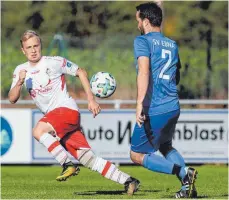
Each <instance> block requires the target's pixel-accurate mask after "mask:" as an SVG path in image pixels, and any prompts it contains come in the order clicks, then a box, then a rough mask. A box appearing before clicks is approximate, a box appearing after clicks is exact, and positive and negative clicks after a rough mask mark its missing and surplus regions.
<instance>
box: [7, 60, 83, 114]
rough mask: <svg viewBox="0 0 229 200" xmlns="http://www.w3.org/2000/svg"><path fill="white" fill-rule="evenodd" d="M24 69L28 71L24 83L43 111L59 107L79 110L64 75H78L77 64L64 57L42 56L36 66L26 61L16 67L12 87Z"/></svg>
mask: <svg viewBox="0 0 229 200" xmlns="http://www.w3.org/2000/svg"><path fill="white" fill-rule="evenodd" d="M22 69H25V70H26V71H27V73H26V78H25V82H24V85H25V87H26V89H27V91H28V92H29V94H30V96H31V97H32V99H33V100H34V102H35V103H36V105H37V107H38V108H39V109H40V110H41V111H42V112H43V113H47V112H49V111H51V110H54V109H55V108H58V107H67V108H70V109H73V110H78V107H77V104H76V102H75V100H74V99H73V98H72V97H70V96H69V94H68V92H67V86H66V82H65V77H64V75H65V74H69V75H72V76H76V72H77V70H78V66H77V65H76V64H74V63H72V62H70V61H68V60H66V59H65V58H62V57H57V56H54V57H52V56H42V58H41V60H40V61H39V62H38V63H37V64H36V65H35V66H31V65H30V64H29V62H26V63H24V64H21V65H19V66H17V67H16V69H15V70H14V74H13V83H12V85H11V88H13V87H14V86H15V85H16V83H17V81H18V79H19V72H20V71H21V70H22Z"/></svg>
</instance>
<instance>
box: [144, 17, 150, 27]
mask: <svg viewBox="0 0 229 200" xmlns="http://www.w3.org/2000/svg"><path fill="white" fill-rule="evenodd" d="M143 25H144V26H148V25H149V20H148V19H147V18H145V19H143Z"/></svg>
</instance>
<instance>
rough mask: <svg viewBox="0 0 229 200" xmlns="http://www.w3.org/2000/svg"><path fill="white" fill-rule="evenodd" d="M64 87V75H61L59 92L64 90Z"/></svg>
mask: <svg viewBox="0 0 229 200" xmlns="http://www.w3.org/2000/svg"><path fill="white" fill-rule="evenodd" d="M64 85H65V76H64V74H62V75H61V90H63V89H64Z"/></svg>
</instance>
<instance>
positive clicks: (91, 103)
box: [76, 68, 101, 117]
mask: <svg viewBox="0 0 229 200" xmlns="http://www.w3.org/2000/svg"><path fill="white" fill-rule="evenodd" d="M76 76H78V77H79V79H80V81H81V83H82V85H83V88H84V91H85V93H86V95H87V99H88V110H90V111H91V112H92V113H93V117H95V116H96V115H98V114H99V113H100V111H101V108H100V106H99V104H98V103H97V102H96V101H95V98H94V95H93V94H92V92H91V87H90V83H89V81H88V76H87V72H86V71H85V70H84V69H82V68H79V69H78V70H77V73H76Z"/></svg>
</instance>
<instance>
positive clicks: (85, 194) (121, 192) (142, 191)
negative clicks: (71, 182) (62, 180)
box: [73, 190, 162, 196]
mask: <svg viewBox="0 0 229 200" xmlns="http://www.w3.org/2000/svg"><path fill="white" fill-rule="evenodd" d="M161 191H162V190H139V191H138V192H136V193H135V194H134V195H136V196H142V195H145V194H142V193H152V192H161ZM73 194H74V195H82V196H91V195H125V194H126V192H125V191H123V190H111V191H107V190H106V191H104V190H99V191H85V192H74V193H73Z"/></svg>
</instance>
